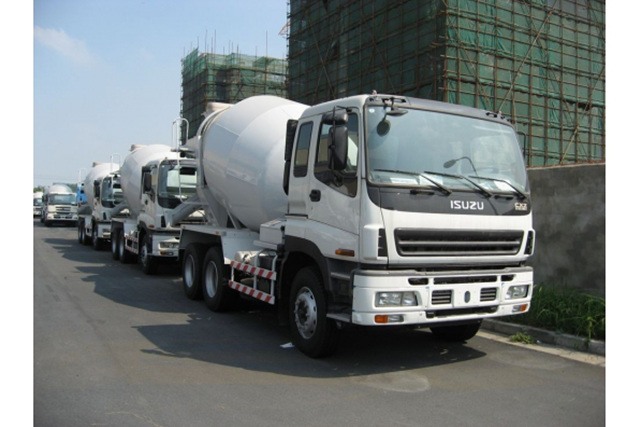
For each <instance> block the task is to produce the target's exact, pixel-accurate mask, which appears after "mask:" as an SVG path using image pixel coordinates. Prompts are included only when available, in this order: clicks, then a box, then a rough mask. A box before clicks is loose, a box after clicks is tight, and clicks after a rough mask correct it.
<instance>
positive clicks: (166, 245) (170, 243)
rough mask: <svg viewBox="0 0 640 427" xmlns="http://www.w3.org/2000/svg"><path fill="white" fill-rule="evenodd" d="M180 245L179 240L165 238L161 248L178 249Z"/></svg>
mask: <svg viewBox="0 0 640 427" xmlns="http://www.w3.org/2000/svg"><path fill="white" fill-rule="evenodd" d="M178 245H179V243H178V242H174V241H170V240H165V241H164V242H160V245H159V246H160V249H177V248H178Z"/></svg>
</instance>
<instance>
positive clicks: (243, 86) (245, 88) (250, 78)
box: [180, 48, 287, 138]
mask: <svg viewBox="0 0 640 427" xmlns="http://www.w3.org/2000/svg"><path fill="white" fill-rule="evenodd" d="M286 75H287V62H286V60H283V59H277V58H271V57H265V56H262V57H258V56H251V55H243V54H240V53H231V54H228V55H220V54H215V53H200V52H199V51H198V49H197V48H196V49H194V50H192V51H191V52H190V53H189V54H187V55H186V56H185V57H184V58H183V59H182V98H181V111H180V114H181V117H183V118H185V119H186V120H187V121H188V122H189V135H188V137H189V138H191V137H192V136H194V135H195V132H196V131H197V129H198V126H200V123H202V120H203V119H204V117H203V116H202V113H204V111H205V109H206V106H207V103H209V102H226V103H230V104H233V103H236V102H238V101H241V100H243V99H245V98H248V97H250V96H255V95H276V96H280V97H283V98H286V96H287V92H286V87H285V79H286ZM184 127H186V125H183V132H182V135H186V131H185V129H184Z"/></svg>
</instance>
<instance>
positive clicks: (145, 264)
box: [138, 233, 157, 274]
mask: <svg viewBox="0 0 640 427" xmlns="http://www.w3.org/2000/svg"><path fill="white" fill-rule="evenodd" d="M152 251H153V249H152V248H151V240H150V239H149V235H148V234H147V233H145V234H144V235H143V236H142V244H141V245H139V246H138V259H139V261H140V264H141V265H142V272H143V273H144V274H154V273H155V272H156V267H157V263H156V260H155V259H154V258H153V255H151V253H152Z"/></svg>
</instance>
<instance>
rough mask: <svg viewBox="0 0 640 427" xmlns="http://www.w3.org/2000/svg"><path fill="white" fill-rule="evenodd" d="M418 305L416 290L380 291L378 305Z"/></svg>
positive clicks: (377, 298)
mask: <svg viewBox="0 0 640 427" xmlns="http://www.w3.org/2000/svg"><path fill="white" fill-rule="evenodd" d="M416 305H418V298H417V297H416V293H415V292H378V293H377V294H376V307H408V306H416Z"/></svg>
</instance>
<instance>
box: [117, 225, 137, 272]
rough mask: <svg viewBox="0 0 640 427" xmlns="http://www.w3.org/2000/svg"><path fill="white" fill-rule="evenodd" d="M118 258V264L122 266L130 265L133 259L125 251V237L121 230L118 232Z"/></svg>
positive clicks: (129, 253)
mask: <svg viewBox="0 0 640 427" xmlns="http://www.w3.org/2000/svg"><path fill="white" fill-rule="evenodd" d="M117 233H118V258H120V262H121V263H123V264H130V263H132V262H133V260H134V259H135V258H134V257H133V255H132V254H131V252H129V251H128V250H127V246H126V243H127V241H126V237H125V235H124V231H123V230H118V231H117Z"/></svg>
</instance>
